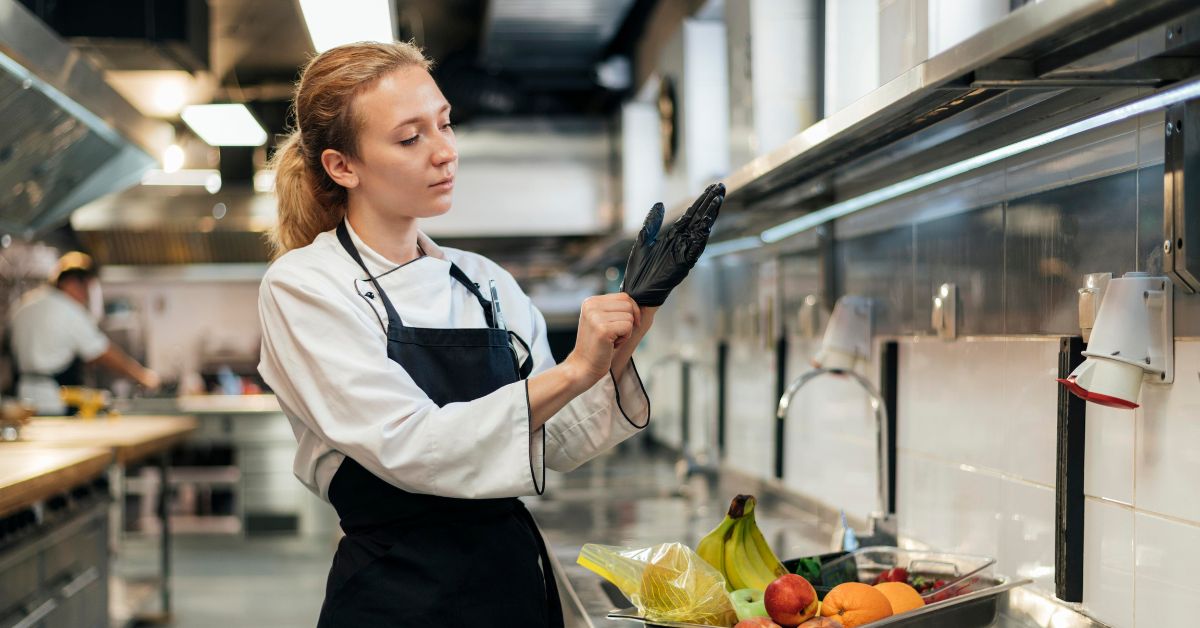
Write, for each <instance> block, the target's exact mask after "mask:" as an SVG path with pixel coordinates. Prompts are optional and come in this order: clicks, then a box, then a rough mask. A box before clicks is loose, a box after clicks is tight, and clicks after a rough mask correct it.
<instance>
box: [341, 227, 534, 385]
mask: <svg viewBox="0 0 1200 628" xmlns="http://www.w3.org/2000/svg"><path fill="white" fill-rule="evenodd" d="M337 238H338V242H340V243H341V244H342V248H343V249H346V252H347V253H349V254H350V257H351V258H353V259H354V261H355V263H357V264H358V267H359V268H361V269H362V270H363V272H364V273H366V274H367V279H368V280H370V282H371V285H373V286H375V291H376V292H378V293H379V300H380V301H382V302H383V307H384V309H385V310H387V316H388V327H391V326H392V325H393V324H394V325H397V326H399V327H403V326H404V323H403V322H402V321H401V320H400V314H399V313H398V312H397V311H396V308H395V306H393V305H392V300H391V299H389V298H388V296H387V293H386V292H384V291H383V288H382V287H380V285H379V281H378V280H377V279H376V278H375V275H372V274H371V271H370V270H368V269H367V265H366V263H365V262H363V258H362V255H360V254H359V252H358V247H356V246H354V240H352V239H351V238H350V230H349V229H347V228H346V219H344V218H343V219H342V221H341V222H339V223H338V226H337ZM450 275H451V276H452V277H454V278H455V279H456V280H457V281H458V282H459V283H461V284H462V285H463V286H465V287H466V288H467V290H470V291H471V294H473V295H475V299H476V300H477V301H479V307H481V308H483V316H484V318H485V319H487V326H488V327H490V328H492V329H495V328H496V317H495V314H494V312H492V303H491V301H489V300H487V299H485V298H484V297H483V293H482V292H480V291H479V284H476V283H475V282H473V281H471V278H470V277H467V274H466V273H464V272H463V271H462V269H461V268H459V267H458V265H457V264H455V263H454V262H451V263H450ZM521 344H522V345H524V344H525V341H523V340H522V341H521ZM525 348H526V349H527V350H528V348H529V347H528V346H526V347H525ZM530 368H532V365H531V366H530Z"/></svg>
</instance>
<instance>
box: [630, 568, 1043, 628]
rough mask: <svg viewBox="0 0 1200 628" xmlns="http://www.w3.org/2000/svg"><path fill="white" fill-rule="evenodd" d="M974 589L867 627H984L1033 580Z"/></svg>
mask: <svg viewBox="0 0 1200 628" xmlns="http://www.w3.org/2000/svg"><path fill="white" fill-rule="evenodd" d="M971 580H972V581H973V582H972V584H971V585H970V586H971V588H972V589H973V590H969V592H966V593H963V594H961V595H959V596H958V597H954V598H950V599H949V600H945V601H942V602H937V603H935V604H930V605H928V606H926V607H924V608H921V609H918V610H915V611H909V612H907V613H900V614H899V615H892V616H891V617H888V618H887V619H881V620H879V621H876V622H871V623H870V624H867V625H868V626H870V628H877V627H878V628H884V627H885V626H886V627H890V628H901V627H909V626H921V627H922V628H926V627H929V628H940V627H943V626H944V627H946V628H986V627H987V626H991V625H993V624H994V623H995V622H996V621H997V619H998V618H999V604H998V600H999V598H1000V596H1001V595H1002V594H1004V593H1005V592H1007V591H1009V590H1011V589H1015V588H1017V587H1021V586H1025V585H1027V584H1029V583H1031V582H1033V580H1028V579H1025V580H1011V581H1010V580H1009V579H1008V578H1005V577H1002V576H1001V577H991V576H977V577H975V578H972V579H971ZM608 618H609V619H613V620H623V621H634V622H639V623H641V624H642V625H644V626H662V627H663V628H711V627H705V626H703V625H702V624H691V623H684V622H673V621H647V620H646V618H645V617H643V616H642V615H641V614H640V612H639V611H638V609H636V608H622V609H617V610H614V611H612V612H610V613H609V614H608Z"/></svg>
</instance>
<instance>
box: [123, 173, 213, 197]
mask: <svg viewBox="0 0 1200 628" xmlns="http://www.w3.org/2000/svg"><path fill="white" fill-rule="evenodd" d="M142 185H173V186H196V187H202V188H204V189H205V190H208V193H209V194H216V193H217V192H220V191H221V173H220V172H218V171H216V170H176V171H175V172H167V171H166V170H147V171H146V173H145V174H143V175H142Z"/></svg>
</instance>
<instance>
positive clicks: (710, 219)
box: [689, 184, 725, 238]
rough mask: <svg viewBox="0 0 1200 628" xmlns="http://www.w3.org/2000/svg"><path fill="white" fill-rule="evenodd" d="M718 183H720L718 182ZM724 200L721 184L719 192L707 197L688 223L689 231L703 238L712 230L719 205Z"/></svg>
mask: <svg viewBox="0 0 1200 628" xmlns="http://www.w3.org/2000/svg"><path fill="white" fill-rule="evenodd" d="M718 185H720V184H718ZM724 202H725V187H724V186H721V188H720V193H719V194H714V195H713V196H712V198H710V199H709V201H708V204H707V205H705V206H704V208H703V209H702V211H700V212H699V213H698V214H697V215H696V216H695V217H694V218H692V222H691V224H690V225H689V227H690V229H689V230H690V231H691V232H692V233H695V234H701V235H703V236H704V237H705V238H707V237H708V234H709V233H710V232H711V231H712V226H713V223H715V222H717V214H719V213H721V205H722V204H723V203H724Z"/></svg>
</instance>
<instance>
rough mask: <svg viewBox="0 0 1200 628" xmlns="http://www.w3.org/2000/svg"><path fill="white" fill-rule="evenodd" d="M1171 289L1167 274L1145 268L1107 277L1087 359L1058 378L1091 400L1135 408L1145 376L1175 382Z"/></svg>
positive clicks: (1112, 405)
mask: <svg viewBox="0 0 1200 628" xmlns="http://www.w3.org/2000/svg"><path fill="white" fill-rule="evenodd" d="M1172 290H1173V286H1172V284H1171V280H1170V279H1168V278H1167V277H1151V276H1149V275H1147V274H1146V273H1126V274H1125V276H1123V277H1121V278H1119V279H1113V280H1111V281H1109V282H1108V287H1107V289H1105V290H1104V291H1103V298H1102V299H1101V300H1100V305H1099V310H1098V312H1097V314H1096V322H1095V325H1094V326H1093V327H1092V330H1091V337H1090V340H1089V341H1088V346H1087V350H1086V351H1084V352H1083V356H1084V357H1085V358H1087V359H1086V360H1084V362H1083V364H1080V365H1079V367H1078V368H1076V369H1075V370H1074V371H1073V372H1072V373H1071V374H1070V375H1069V376H1068V377H1067V378H1066V379H1059V380H1058V381H1059V383H1061V384H1062V385H1064V386H1066V387H1067V388H1068V389H1070V391H1071V392H1072V393H1074V394H1075V395H1077V396H1079V397H1081V398H1083V399H1086V400H1088V401H1091V402H1093V403H1098V404H1100V405H1104V406H1109V407H1113V408H1125V409H1132V408H1136V407H1138V403H1137V399H1138V393H1139V392H1141V388H1142V380H1144V379H1146V378H1149V381H1151V382H1152V383H1161V384H1169V383H1171V382H1172V381H1174V379H1175V328H1174V316H1173V314H1172ZM1099 294H1100V293H1099V292H1096V293H1094V295H1093V296H1096V297H1097V298H1098V295H1099ZM1080 310H1081V314H1082V310H1083V303H1082V302H1081V303H1080Z"/></svg>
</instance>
